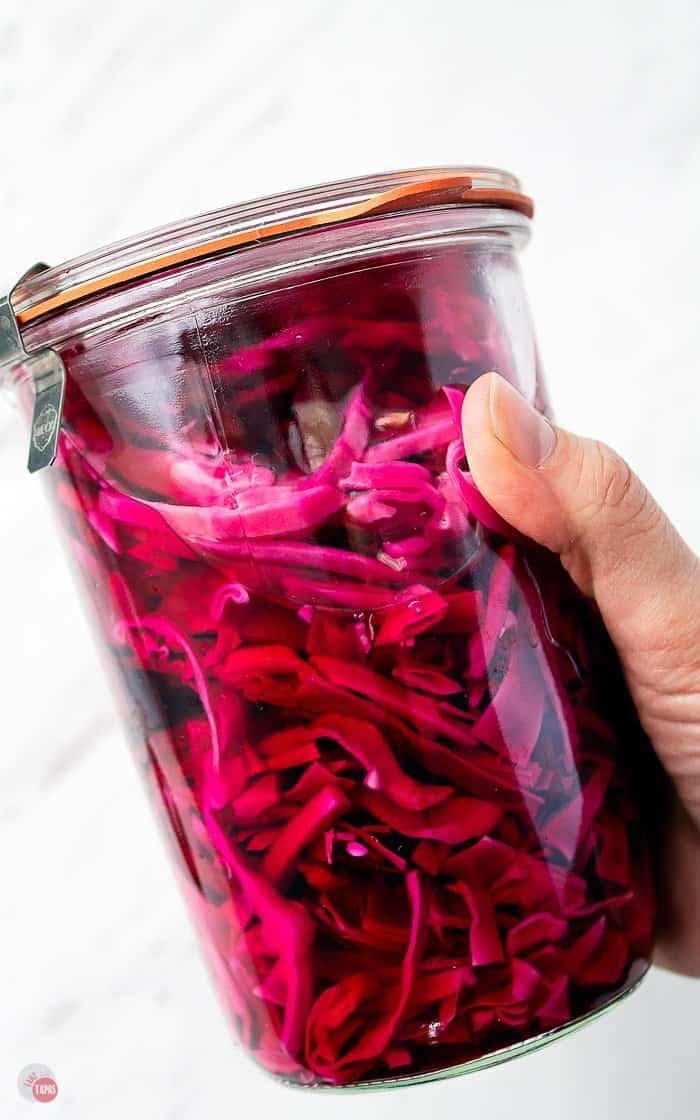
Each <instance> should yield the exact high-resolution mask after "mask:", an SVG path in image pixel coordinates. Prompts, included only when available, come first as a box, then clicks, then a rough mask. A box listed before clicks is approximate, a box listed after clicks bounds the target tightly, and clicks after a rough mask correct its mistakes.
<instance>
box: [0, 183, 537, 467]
mask: <svg viewBox="0 0 700 1120" xmlns="http://www.w3.org/2000/svg"><path fill="white" fill-rule="evenodd" d="M452 206H460V207H461V206H481V207H494V208H497V209H503V210H515V211H518V212H519V213H521V214H524V215H525V216H526V217H528V218H531V217H532V214H533V209H534V207H533V203H532V200H531V199H530V198H528V197H527V196H526V195H524V194H522V193H521V191H520V184H519V182H518V180H517V179H516V178H515V177H514V176H513V175H509V174H508V172H505V171H497V170H495V169H493V168H476V167H473V168H466V167H433V168H421V169H418V170H413V171H395V172H391V173H389V174H385V175H371V176H363V177H361V178H358V179H344V180H341V181H338V182H336V183H328V184H325V185H323V186H318V187H311V188H308V189H305V190H296V191H291V192H289V193H287V194H280V195H273V196H269V197H267V198H262V199H257V200H255V201H253V202H247V203H243V204H241V205H238V206H233V207H230V208H228V209H225V210H217V211H212V212H210V213H208V214H203V215H201V216H200V217H197V218H192V219H190V220H189V221H186V222H179V223H175V224H174V225H169V226H163V227H161V228H160V229H156V230H152V231H151V232H149V233H145V234H142V235H141V236H139V237H135V238H130V239H128V240H126V241H121V242H118V243H117V244H114V245H109V246H107V247H106V248H104V249H98V250H97V251H96V252H93V253H88V254H87V255H86V256H83V257H78V258H76V259H75V260H72V261H68V262H67V263H65V264H62V265H57V266H56V267H55V268H49V267H47V266H46V265H35V266H34V267H33V268H32V269H30V270H29V271H28V272H27V273H25V275H24V276H23V277H22V278H21V280H20V281H19V282H18V283H17V284H16V285H15V287H14V288H13V289H12V291H11V292H10V293H9V294H8V295H6V296H2V297H1V298H0V374H1V373H2V370H3V368H6V369H9V368H12V367H13V366H16V365H21V366H22V368H23V369H24V370H25V371H26V372H27V373H29V374H30V375H31V377H32V380H33V382H34V415H33V419H32V428H31V437H30V439H31V442H30V451H29V463H28V465H29V469H30V471H37V470H41V469H42V468H43V467H46V466H49V465H50V464H51V463H52V462H53V461H54V458H55V456H56V452H57V448H58V437H59V432H60V427H61V414H62V407H63V397H64V393H65V384H66V371H65V367H64V364H63V360H62V358H61V356H60V354H59V353H58V351H57V350H55V349H53V348H52V347H50V346H45V347H43V348H40V349H32V350H31V352H28V351H27V349H26V348H25V343H24V338H23V335H22V328H24V327H28V326H31V324H33V323H36V322H38V321H39V320H41V319H43V318H44V317H45V316H50V315H52V314H53V313H54V312H57V311H62V310H64V309H65V308H67V307H71V306H73V305H75V304H78V303H79V302H80V301H81V300H84V299H87V298H89V297H90V296H95V295H98V294H100V293H105V292H108V291H111V290H113V289H116V288H119V287H120V286H123V285H127V284H130V283H133V282H134V281H138V280H140V279H143V278H145V277H150V276H154V275H156V274H158V273H162V272H165V271H166V270H169V269H173V268H177V267H178V266H180V265H185V264H190V263H194V262H195V261H203V260H205V259H207V258H211V257H215V256H217V255H219V254H225V253H229V252H233V251H235V250H239V249H245V248H252V247H254V246H256V245H261V244H263V243H265V242H268V241H271V240H273V239H275V238H278V239H279V238H286V237H292V236H294V235H300V234H304V233H305V232H307V231H310V230H314V229H319V228H321V227H328V226H332V225H338V224H340V223H343V222H350V221H356V220H358V219H363V218H372V217H375V216H379V215H381V216H384V217H385V216H390V215H391V214H396V213H399V212H400V211H406V210H416V211H419V210H426V209H430V208H440V207H452ZM0 295H1V294H0Z"/></svg>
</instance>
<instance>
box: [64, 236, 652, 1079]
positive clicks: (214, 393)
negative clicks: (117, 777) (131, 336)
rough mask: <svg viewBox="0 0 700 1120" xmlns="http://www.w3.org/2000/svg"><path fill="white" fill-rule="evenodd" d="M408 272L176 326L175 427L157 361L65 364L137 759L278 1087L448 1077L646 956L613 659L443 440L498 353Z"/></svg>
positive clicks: (79, 529) (441, 275)
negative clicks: (158, 384) (159, 391)
mask: <svg viewBox="0 0 700 1120" xmlns="http://www.w3.org/2000/svg"><path fill="white" fill-rule="evenodd" d="M411 268H412V271H411V270H410V269H409V267H408V265H407V264H406V263H405V262H402V263H400V264H397V265H392V266H390V267H385V268H383V269H382V271H381V282H379V281H377V282H373V281H372V280H370V279H368V277H369V276H370V272H369V270H366V271H364V272H362V273H359V274H353V273H349V274H347V275H335V276H329V277H327V278H326V279H325V280H324V282H323V283H322V284H320V285H317V286H316V287H315V288H312V287H310V288H309V289H307V290H304V289H302V290H300V291H299V290H297V291H295V290H294V289H292V290H291V291H290V292H287V293H286V294H285V293H283V294H282V295H279V296H278V297H276V298H275V299H272V298H271V299H270V301H269V303H265V302H264V301H263V300H261V301H260V306H257V307H253V308H251V307H250V306H245V307H242V308H235V309H234V310H226V309H224V311H223V312H221V313H220V314H219V315H218V316H215V317H214V318H213V320H212V322H207V323H200V324H199V325H198V327H199V329H198V331H197V332H194V331H193V330H192V329H191V325H190V323H189V321H185V322H183V324H182V328H181V330H180V333H179V335H178V340H177V346H176V356H177V360H178V361H179V362H182V363H183V365H184V367H185V368H186V369H187V378H186V379H185V381H184V382H183V383H184V385H185V390H184V403H183V393H182V391H178V392H179V395H178V396H177V398H176V397H175V395H174V396H173V398H172V402H171V405H172V411H171V412H169V411H168V409H169V408H170V407H171V405H170V404H169V403H168V401H169V398H167V396H166V397H163V398H162V399H161V398H158V402H159V403H157V407H155V406H154V407H151V406H150V404H149V402H148V401H145V400H144V399H143V386H144V385H147V384H149V379H150V380H151V381H155V380H157V379H158V378H166V377H168V376H169V372H168V371H169V367H168V365H167V361H166V359H165V358H163V359H162V360H161V358H160V357H159V356H158V352H157V347H156V348H155V350H154V356H153V357H152V358H151V359H150V364H149V362H148V361H146V360H145V359H142V364H141V366H140V367H139V368H138V372H137V374H133V375H132V374H129V373H128V371H127V374H123V371H122V373H119V367H118V364H117V367H116V368H117V374H114V373H111V372H110V371H109V370H101V369H99V368H98V373H97V376H96V375H95V373H94V369H93V368H92V366H90V364H89V363H90V357H91V355H90V349H89V344H88V343H87V342H86V343H85V344H84V345H83V346H82V347H80V348H77V349H76V350H75V351H74V352H72V351H67V352H66V354H65V358H66V363H67V365H68V369H69V386H68V393H67V401H66V435H65V436H64V437H63V439H62V448H61V456H60V460H59V464H58V465H57V468H56V474H55V475H54V478H55V479H56V487H57V492H58V496H59V499H60V501H61V504H62V508H63V511H64V514H65V522H66V524H67V526H68V529H69V532H70V534H71V538H72V541H73V545H74V548H75V551H76V554H77V556H78V562H79V565H80V567H81V569H82V572H83V574H84V576H85V577H86V578H87V580H88V582H89V583H90V585H91V587H92V590H93V594H94V597H95V601H96V604H97V608H98V613H99V616H100V624H101V626H102V629H103V631H104V633H105V634H106V637H107V640H108V641H109V643H110V645H111V648H112V650H113V652H114V655H115V658H116V660H117V662H118V665H119V667H120V671H121V675H122V678H123V682H124V685H125V690H126V695H127V705H128V712H129V718H130V722H131V725H132V728H133V729H134V731H135V733H136V739H137V743H138V752H139V758H140V759H141V761H142V762H143V765H144V769H145V770H146V773H147V776H148V780H149V782H150V783H151V785H152V788H153V789H154V792H155V793H156V799H157V801H158V803H159V804H160V805H161V806H162V807H163V809H164V812H165V819H166V821H167V824H168V830H169V832H170V834H171V835H172V836H173V837H174V839H175V841H176V847H177V851H178V853H179V866H180V867H181V869H182V870H183V871H184V873H185V882H186V891H187V894H188V897H189V899H190V902H191V904H192V907H193V910H194V913H195V917H196V920H197V922H198V925H199V926H200V928H201V930H202V932H203V938H204V942H205V945H206V948H207V952H208V955H209V958H210V960H211V963H212V967H213V969H214V971H215V974H216V977H217V981H218V985H219V987H220V990H221V992H222V994H223V998H224V1001H225V1003H226V1006H227V1008H228V1011H229V1014H230V1017H231V1019H232V1021H233V1023H234V1026H235V1030H236V1032H237V1035H238V1037H239V1038H240V1040H241V1042H242V1044H243V1045H244V1046H245V1047H246V1048H247V1049H248V1050H249V1051H250V1052H251V1054H252V1055H253V1057H254V1058H255V1059H256V1060H257V1061H258V1062H259V1063H260V1064H261V1065H262V1066H263V1067H264V1068H265V1069H266V1070H268V1071H270V1072H272V1073H274V1074H277V1075H280V1076H281V1077H283V1078H284V1079H286V1080H289V1081H295V1082H298V1083H302V1084H318V1085H324V1084H327V1085H344V1084H352V1083H357V1082H372V1081H382V1080H387V1079H390V1080H391V1079H400V1078H411V1077H415V1076H418V1075H424V1074H426V1073H429V1072H431V1071H436V1070H441V1069H447V1068H450V1067H453V1066H456V1065H460V1064H462V1063H466V1062H468V1061H470V1060H472V1059H474V1058H478V1057H481V1056H483V1055H484V1054H488V1053H490V1052H492V1051H495V1050H498V1049H501V1048H503V1047H506V1046H511V1045H513V1044H515V1043H519V1042H522V1041H524V1040H527V1039H529V1038H532V1037H534V1036H537V1035H540V1034H542V1033H543V1032H548V1031H551V1030H552V1029H553V1028H557V1027H561V1026H562V1025H564V1024H566V1023H568V1022H569V1021H571V1020H573V1019H576V1018H579V1017H581V1016H584V1015H586V1014H588V1013H589V1012H591V1011H592V1010H593V1009H595V1008H596V1007H598V1006H600V1005H602V1004H604V1003H606V1002H608V1001H610V1000H611V999H612V998H613V997H614V996H616V995H617V994H618V993H619V992H621V991H622V990H624V989H625V988H626V987H627V986H629V985H630V984H631V983H632V982H633V981H634V980H635V979H636V977H637V976H638V975H640V973H641V972H642V971H643V969H644V966H645V963H646V962H647V961H648V958H649V954H650V944H651V932H652V924H653V900H652V891H651V887H650V882H649V874H648V867H647V860H646V849H645V843H646V841H645V829H644V822H643V819H642V817H641V814H640V796H641V794H640V792H639V789H638V787H639V786H640V783H641V778H640V773H641V771H642V770H643V766H642V763H641V761H640V760H641V759H642V758H643V757H644V752H645V744H644V741H643V738H642V736H641V733H640V731H639V728H638V726H637V723H636V719H635V716H634V712H633V710H632V708H631V705H630V702H629V699H628V696H627V693H626V691H625V688H624V685H623V682H622V679H621V676H620V672H619V668H618V665H617V662H616V660H615V656H614V654H613V651H612V648H611V646H610V643H609V641H608V639H607V636H606V635H605V633H604V632H603V630H602V628H601V625H600V623H599V620H598V618H597V617H596V615H595V612H594V610H593V608H592V607H591V606H590V605H589V604H587V603H585V602H584V601H583V600H582V599H581V598H580V596H579V595H578V594H577V593H576V592H575V590H574V588H573V586H572V584H571V583H570V582H569V580H568V578H567V577H566V575H565V573H564V572H563V570H562V569H561V567H560V565H559V564H558V562H557V561H556V560H555V559H554V558H553V557H551V556H550V555H548V554H545V553H544V552H543V551H542V550H538V549H536V548H534V547H532V546H529V545H527V544H526V542H523V541H522V540H521V539H520V538H517V537H516V535H515V534H514V533H513V532H512V531H511V530H510V529H509V527H508V526H507V525H505V523H504V522H503V521H502V520H501V519H500V518H499V517H498V516H497V514H495V512H494V511H493V510H492V509H490V507H489V506H488V505H487V504H486V502H485V501H484V500H483V498H482V497H481V495H480V494H479V492H478V490H477V489H476V487H475V485H474V483H473V481H472V479H471V475H470V474H469V470H468V450H469V449H468V448H467V449H466V453H465V448H464V446H463V444H462V441H461V436H460V433H459V429H458V414H459V408H460V406H461V401H462V398H463V394H464V391H465V390H466V388H467V387H468V385H469V384H470V383H471V382H472V381H473V380H474V378H475V377H476V376H478V375H479V374H480V373H483V372H484V371H485V370H487V369H490V368H494V367H497V368H499V369H501V370H502V371H503V372H505V373H506V374H508V375H510V376H515V374H514V372H513V358H512V355H511V354H510V351H509V349H508V342H507V337H506V336H505V335H504V332H503V328H502V326H501V324H500V323H499V320H498V318H497V316H496V312H495V311H494V309H493V306H492V304H491V303H490V302H489V300H488V299H487V298H486V297H485V295H484V294H483V292H482V291H480V290H479V288H478V284H477V281H476V280H475V279H474V278H472V279H470V278H469V277H470V273H469V271H468V269H465V268H464V263H463V260H462V259H461V257H460V258H459V259H455V258H451V257H450V256H449V254H445V257H444V259H443V260H442V261H441V262H438V263H437V264H436V263H435V262H431V261H429V260H426V261H423V260H418V261H416V262H414V264H413V265H412V266H411ZM416 276H418V280H416ZM410 277H412V281H411V282H409V278H410ZM416 288H419V289H420V292H421V298H420V300H419V301H418V300H416V299H415V298H414V296H413V294H412V293H413V292H414V291H415V289H416ZM154 329H155V328H154ZM202 339H203V340H204V341H202ZM123 345H124V346H127V343H126V342H125V343H123ZM119 346H120V343H119V342H115V343H114V348H115V352H116V353H117V354H119ZM200 346H204V348H205V351H206V361H205V360H204V359H203V356H202V354H201V353H200V351H199V349H198V347H200ZM94 364H95V361H94V360H93V366H94ZM97 364H98V366H99V363H97ZM125 364H128V362H126V359H125ZM108 373H109V377H110V378H111V379H112V382H113V383H114V380H115V377H116V376H121V377H122V380H121V382H120V385H121V389H120V391H119V392H116V391H113V388H108V385H107V382H108V381H109V378H108V377H107V374H108ZM130 377H131V380H130ZM188 393H189V394H190V395H189V396H188ZM120 394H121V395H120ZM140 394H141V395H140ZM203 402H204V403H203ZM206 409H210V410H211V416H212V417H213V419H211V420H210V418H209V417H207V418H206V422H205V420H204V419H203V414H204V412H205V410H206ZM101 795H102V796H104V797H108V796H109V792H108V791H107V790H104V791H101ZM125 827H128V822H125Z"/></svg>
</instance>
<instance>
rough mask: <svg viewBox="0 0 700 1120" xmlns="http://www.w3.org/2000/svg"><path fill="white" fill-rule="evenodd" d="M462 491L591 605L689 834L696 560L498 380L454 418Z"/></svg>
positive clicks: (637, 500)
mask: <svg viewBox="0 0 700 1120" xmlns="http://www.w3.org/2000/svg"><path fill="white" fill-rule="evenodd" d="M462 424H463V432H464V444H465V447H466V449H467V456H468V460H469V467H470V470H471V471H472V474H473V477H474V481H475V482H476V484H477V486H478V488H479V490H480V491H481V493H482V494H483V495H484V497H485V498H486V499H487V501H489V502H490V503H491V505H492V506H493V507H494V508H495V510H496V511H497V513H499V514H500V515H501V517H503V518H504V520H506V521H508V522H509V523H510V524H511V525H513V526H514V528H516V529H518V530H519V531H520V532H522V533H523V534H525V535H526V536H528V537H531V538H532V539H534V540H535V541H538V542H539V543H540V544H542V545H545V546H546V547H547V548H549V549H551V550H552V551H553V552H556V553H558V554H559V555H560V557H561V560H562V562H563V564H564V566H565V568H566V569H567V571H568V572H569V574H570V575H571V577H572V578H573V580H574V582H575V583H576V584H577V586H578V587H579V589H580V590H581V591H583V592H584V594H586V595H590V596H593V597H594V598H595V600H596V602H597V604H598V607H599V609H600V612H601V615H602V617H603V621H604V623H605V625H606V628H607V630H608V632H609V634H610V636H611V638H612V640H613V642H614V643H615V645H616V647H617V650H618V653H619V656H620V659H621V661H622V666H623V669H624V671H625V675H626V677H627V680H628V683H629V686H630V689H631V692H632V695H633V699H634V701H635V703H636V706H637V710H638V712H639V715H640V719H641V721H642V723H643V725H644V726H645V729H646V731H647V733H648V734H649V736H650V738H651V739H652V742H653V743H654V746H655V748H656V750H657V752H658V754H659V756H660V758H661V761H662V763H663V764H664V766H665V767H666V769H667V771H668V772H669V773H670V775H671V777H672V778H673V779H674V781H675V784H676V788H677V790H678V792H679V794H680V796H681V799H682V800H683V802H684V803H685V806H686V809H687V810H688V812H689V813H690V815H691V816H692V818H693V819H694V820H695V822H696V823H697V824H699V825H700V562H699V561H698V558H697V557H696V556H695V554H694V553H693V552H692V551H691V550H690V549H689V548H688V547H687V545H686V544H685V543H684V542H683V540H682V539H681V537H680V536H679V535H678V533H677V532H676V530H675V529H674V528H673V526H672V525H671V523H670V521H669V520H668V518H667V517H666V516H665V515H664V514H663V513H662V511H661V510H660V509H659V507H658V505H657V504H656V502H655V501H654V499H653V498H652V497H651V495H650V494H649V492H648V491H647V490H646V489H645V487H644V486H643V484H642V483H641V482H640V480H639V479H638V478H637V477H636V475H634V474H633V473H632V471H631V470H630V468H629V467H628V466H627V464H626V463H625V461H624V460H623V459H621V458H620V456H619V455H617V454H616V453H615V452H614V451H612V450H611V449H610V448H609V447H606V446H605V444H602V443H598V442H595V441H593V440H588V439H582V438H581V437H579V436H575V435H572V434H571V433H570V432H566V431H564V430H563V429H561V428H557V427H555V426H554V425H553V424H551V423H550V422H549V421H548V420H546V419H545V418H544V417H543V416H541V415H540V413H538V412H536V411H535V409H533V408H532V407H531V406H530V405H529V404H528V403H527V402H526V401H525V400H524V398H523V397H522V396H521V395H520V394H519V393H518V392H517V391H516V390H515V389H513V388H512V387H511V386H510V385H509V384H508V383H507V382H506V381H504V380H503V378H502V377H499V376H498V374H495V373H490V374H487V375H485V376H484V377H480V378H479V379H478V380H477V381H475V382H474V384H473V385H472V386H471V388H470V389H469V392H468V393H467V396H466V398H465V402H464V410H463V414H462Z"/></svg>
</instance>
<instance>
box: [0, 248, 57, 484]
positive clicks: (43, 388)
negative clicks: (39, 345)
mask: <svg viewBox="0 0 700 1120" xmlns="http://www.w3.org/2000/svg"><path fill="white" fill-rule="evenodd" d="M46 268H48V265H45V264H35V265H34V266H33V268H30V269H29V270H28V271H27V272H25V273H24V275H23V276H22V277H21V279H20V280H18V281H17V284H15V286H14V287H13V288H12V290H11V291H10V292H9V294H8V295H6V296H0V371H1V370H2V368H3V366H5V367H7V368H11V367H13V366H16V365H21V366H22V368H23V369H25V370H27V372H28V373H30V374H31V376H32V379H33V381H34V414H33V416H32V426H31V436H30V443H29V460H28V463H27V466H28V468H29V470H30V471H31V472H32V473H34V471H40V470H41V469H42V468H43V467H49V466H51V464H52V463H53V461H54V459H55V458H56V452H57V450H58V437H59V435H60V432H61V416H62V412H63V397H64V394H65V389H66V369H65V366H64V364H63V360H62V358H61V356H60V354H59V353H58V352H57V351H56V350H52V349H51V348H50V347H46V348H44V349H42V350H34V351H32V352H31V353H28V352H27V350H26V349H25V347H24V341H23V339H22V335H21V334H20V329H19V325H18V323H17V319H16V316H15V312H14V308H13V306H12V296H13V293H14V291H15V288H17V287H18V286H19V284H21V283H22V281H24V280H26V279H27V278H28V277H30V276H34V275H35V274H36V273H37V272H43V271H44V270H45V269H46Z"/></svg>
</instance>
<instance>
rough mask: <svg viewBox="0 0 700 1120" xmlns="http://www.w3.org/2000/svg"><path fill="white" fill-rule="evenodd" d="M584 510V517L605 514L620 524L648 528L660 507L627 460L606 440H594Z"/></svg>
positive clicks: (588, 517)
mask: <svg viewBox="0 0 700 1120" xmlns="http://www.w3.org/2000/svg"><path fill="white" fill-rule="evenodd" d="M588 477H589V484H588V486H587V487H586V490H587V492H588V493H587V499H586V503H585V507H584V510H583V511H582V512H584V513H585V514H586V517H587V519H593V518H598V517H600V516H605V517H606V518H608V519H612V521H613V522H614V523H615V524H616V525H618V526H619V527H622V526H628V527H629V528H630V529H631V530H632V531H634V532H639V531H641V530H642V529H644V530H646V529H647V528H650V527H651V526H652V524H653V523H655V522H656V520H657V518H658V517H659V516H660V511H659V510H658V507H657V506H656V503H655V502H654V500H653V498H652V497H651V495H650V494H649V491H648V490H647V489H646V487H645V486H644V485H643V484H642V482H640V480H639V479H638V478H637V476H636V474H635V473H634V471H633V470H632V469H631V467H630V466H629V464H628V463H627V462H626V461H625V460H624V459H623V458H622V456H621V455H618V454H617V452H616V451H613V450H612V448H610V447H608V446H607V444H605V443H601V442H600V441H595V442H594V443H593V447H592V462H591V463H590V464H589V468H588Z"/></svg>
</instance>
